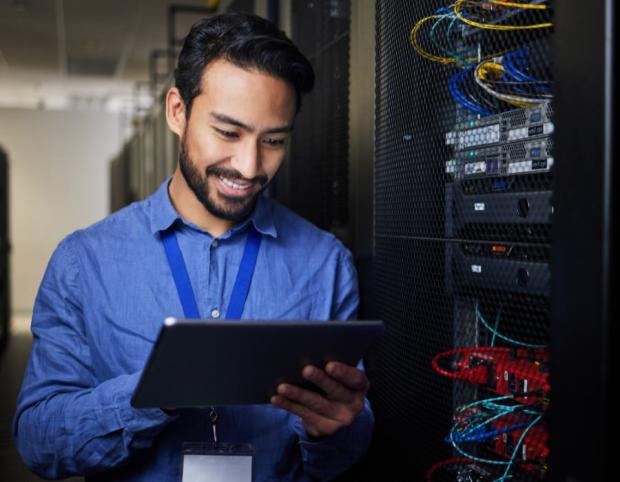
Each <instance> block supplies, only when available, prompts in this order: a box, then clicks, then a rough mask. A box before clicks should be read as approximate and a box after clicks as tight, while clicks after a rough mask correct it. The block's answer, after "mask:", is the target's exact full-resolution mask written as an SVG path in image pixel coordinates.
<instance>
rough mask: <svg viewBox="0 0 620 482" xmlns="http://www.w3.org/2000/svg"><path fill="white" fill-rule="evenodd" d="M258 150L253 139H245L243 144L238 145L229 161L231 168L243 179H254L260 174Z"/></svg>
mask: <svg viewBox="0 0 620 482" xmlns="http://www.w3.org/2000/svg"><path fill="white" fill-rule="evenodd" d="M260 164H261V160H260V150H259V148H258V141H256V140H255V139H247V140H246V141H245V142H241V143H239V144H238V149H237V150H236V151H235V153H234V155H233V157H232V159H231V167H232V168H233V169H236V170H237V171H239V173H240V174H241V175H242V176H243V178H244V179H246V180H249V179H254V178H255V177H256V176H257V175H258V173H259V172H260Z"/></svg>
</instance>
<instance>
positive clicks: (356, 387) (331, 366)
mask: <svg viewBox="0 0 620 482" xmlns="http://www.w3.org/2000/svg"><path fill="white" fill-rule="evenodd" d="M325 371H326V372H327V374H328V375H329V376H330V377H332V378H334V379H336V380H338V381H339V382H341V383H343V384H344V385H346V386H347V387H348V388H349V389H351V390H353V391H356V392H367V391H368V388H369V387H370V382H369V381H368V377H367V376H366V374H365V373H364V372H363V371H361V370H358V369H357V368H355V367H352V366H349V365H346V364H344V363H340V362H329V363H328V364H327V366H326V367H325Z"/></svg>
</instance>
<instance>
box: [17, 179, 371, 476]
mask: <svg viewBox="0 0 620 482" xmlns="http://www.w3.org/2000/svg"><path fill="white" fill-rule="evenodd" d="M169 181H170V179H168V180H167V181H166V182H165V183H164V184H162V186H161V187H160V188H159V190H158V191H157V192H156V193H154V194H153V195H151V196H150V197H149V198H147V199H146V200H144V201H141V202H137V203H134V204H132V205H130V206H128V207H127V208H125V209H123V210H121V211H119V212H117V213H115V214H112V215H111V216H108V217H107V218H105V219H104V220H102V221H100V222H99V223H97V224H94V225H93V226H90V227H89V228H87V229H84V230H79V231H76V232H75V233H73V234H71V235H70V236H68V237H67V238H65V239H64V240H63V241H62V242H61V243H60V244H59V246H58V247H57V249H56V251H55V252H54V254H53V255H52V258H51V260H50V262H49V265H48V267H47V270H46V273H45V276H44V278H43V281H42V282H41V286H40V288H39V292H38V294H37V298H36V301H35V306H34V312H33V319H32V333H33V336H34V342H33V348H32V353H31V355H30V360H29V363H28V367H27V369H26V373H25V375H24V381H23V385H22V389H21V393H20V394H19V398H18V403H17V412H16V415H15V419H14V423H13V433H14V437H15V440H16V445H17V447H18V450H19V452H20V453H21V455H22V457H23V459H24V461H25V462H26V464H27V465H28V466H29V467H30V469H31V470H33V471H34V472H36V473H38V474H40V475H42V476H44V477H46V478H62V477H67V476H70V475H74V474H82V475H86V476H88V479H89V480H106V481H107V480H109V481H112V480H113V481H148V482H157V481H180V480H181V477H180V471H181V450H182V444H183V443H184V442H210V441H211V429H210V425H209V420H208V414H207V411H206V410H198V409H196V410H180V411H179V413H177V414H174V415H171V414H168V413H166V412H164V411H162V410H160V409H136V408H133V407H132V406H131V405H130V403H129V400H130V398H131V395H132V393H133V391H134V389H135V386H136V384H137V382H138V379H139V377H140V373H141V370H142V369H143V367H144V364H145V362H146V359H147V357H148V355H149V353H150V351H151V348H152V346H153V343H154V341H155V338H156V337H157V334H158V332H159V329H160V327H161V324H162V323H163V320H164V319H165V318H166V317H167V316H174V317H177V318H183V317H184V316H183V309H182V307H181V302H180V300H179V297H178V294H177V291H176V288H175V284H174V281H173V278H172V275H171V273H170V268H169V266H168V263H167V261H166V255H165V252H164V247H163V245H162V242H161V239H160V233H161V231H163V230H165V229H167V228H169V227H170V226H171V225H173V224H174V225H175V228H174V229H175V230H176V233H177V237H178V240H179V245H180V247H181V250H182V252H183V256H184V258H185V262H186V265H187V269H188V273H189V276H190V279H191V282H192V285H193V287H194V290H195V292H196V301H197V303H198V309H199V311H200V313H201V315H202V316H203V318H212V317H214V316H218V312H219V313H226V308H227V305H228V301H229V300H230V295H231V291H232V288H233V284H234V282H235V277H236V274H237V271H238V268H239V264H240V261H241V256H242V253H243V249H244V246H245V240H246V237H247V229H248V228H249V225H248V223H250V222H251V223H253V225H254V227H255V228H256V229H257V230H258V231H259V232H260V233H262V235H263V240H262V243H261V246H260V251H259V253H258V259H257V262H256V268H255V272H254V277H253V280H252V284H251V286H250V292H249V294H248V297H247V300H246V304H245V308H244V311H243V315H242V319H285V320H286V319H291V320H293V319H315V320H328V319H340V320H346V319H353V318H354V317H355V316H356V310H357V306H358V288H357V277H356V272H355V267H354V265H353V261H352V256H351V253H350V252H349V251H348V250H347V249H346V248H345V247H344V246H343V245H342V243H341V242H340V241H338V240H337V239H336V238H335V237H334V236H333V235H332V234H330V233H327V232H325V231H322V230H320V229H318V228H316V227H315V226H313V225H312V224H310V223H309V222H307V221H305V220H304V219H303V218H301V217H299V216H297V215H296V214H294V213H293V212H292V211H290V210H289V209H287V208H285V207H284V206H282V205H281V204H279V203H277V202H276V201H274V200H272V199H269V198H267V197H263V196H261V197H260V198H259V201H258V203H257V205H256V209H255V210H254V212H253V213H252V215H251V216H250V217H249V218H248V219H247V220H246V221H245V222H243V223H241V224H239V225H237V226H235V227H233V228H232V229H230V230H229V231H227V232H226V233H224V234H222V235H221V236H219V237H218V238H217V239H214V238H213V237H212V236H211V235H210V234H209V233H208V232H206V231H204V230H201V229H200V228H198V227H197V226H196V225H193V224H192V223H189V222H187V221H185V220H183V219H182V218H181V217H180V216H179V214H178V213H177V212H176V210H175V209H174V207H173V206H172V204H171V202H170V198H169V196H168V190H167V187H168V183H169ZM219 316H224V315H223V314H222V315H219ZM223 362H225V360H223ZM218 416H219V419H218V437H219V439H220V441H222V442H231V443H250V444H253V445H254V448H255V457H254V474H255V477H254V479H255V480H256V481H302V480H303V481H306V480H316V479H319V480H328V479H331V478H333V477H335V476H336V475H338V474H340V473H342V472H343V471H345V470H346V469H347V468H348V467H349V466H351V465H352V464H353V463H354V462H355V461H357V460H358V459H359V458H360V457H361V456H362V455H363V454H364V453H365V452H366V450H367V448H368V445H369V441H370V436H371V432H372V427H373V421H374V419H373V414H372V411H371V409H370V406H369V404H368V401H366V405H365V408H364V410H363V411H362V412H361V413H360V414H359V415H358V416H357V417H356V419H355V420H354V422H353V424H352V425H350V426H348V427H345V428H343V429H341V430H340V431H338V432H336V433H335V434H333V435H331V436H328V437H325V438H323V439H319V440H315V439H311V438H310V437H308V435H307V434H306V432H305V430H304V428H303V425H302V424H301V421H300V419H299V417H297V416H295V415H292V414H290V413H288V412H286V411H284V410H281V409H279V408H276V407H273V406H271V405H251V406H228V407H219V408H218Z"/></svg>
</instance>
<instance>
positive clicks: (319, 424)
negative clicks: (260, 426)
mask: <svg viewBox="0 0 620 482" xmlns="http://www.w3.org/2000/svg"><path fill="white" fill-rule="evenodd" d="M271 403H272V404H273V405H275V406H276V407H279V408H282V409H284V410H287V411H289V412H291V413H293V414H295V415H297V416H298V417H299V418H301V420H302V422H303V424H304V427H305V429H306V432H308V434H310V435H311V436H313V437H323V436H324V435H329V434H332V433H334V432H335V431H337V430H338V429H339V428H340V427H341V426H342V423H341V422H338V421H336V420H332V419H330V418H327V417H323V416H321V415H320V414H318V413H316V412H313V411H312V410H310V409H309V408H308V407H306V406H304V405H301V404H299V403H295V402H294V401H292V400H290V399H287V398H285V397H282V396H279V395H274V396H273V397H271Z"/></svg>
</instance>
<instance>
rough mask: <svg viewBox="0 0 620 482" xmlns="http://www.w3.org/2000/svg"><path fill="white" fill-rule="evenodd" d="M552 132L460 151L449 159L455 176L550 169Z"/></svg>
mask: <svg viewBox="0 0 620 482" xmlns="http://www.w3.org/2000/svg"><path fill="white" fill-rule="evenodd" d="M551 147H552V142H551V138H550V137H549V136H546V137H542V138H539V139H530V140H526V141H523V140H522V141H516V142H511V143H507V144H502V145H496V146H490V147H482V148H478V149H469V150H464V151H460V152H457V154H456V157H455V158H454V159H450V160H449V161H446V173H447V174H450V175H452V177H453V178H454V179H455V180H460V179H465V178H475V177H489V176H505V175H509V174H524V173H533V172H545V171H549V170H550V169H551V168H552V167H553V163H554V161H553V157H552V155H551Z"/></svg>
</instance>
